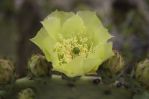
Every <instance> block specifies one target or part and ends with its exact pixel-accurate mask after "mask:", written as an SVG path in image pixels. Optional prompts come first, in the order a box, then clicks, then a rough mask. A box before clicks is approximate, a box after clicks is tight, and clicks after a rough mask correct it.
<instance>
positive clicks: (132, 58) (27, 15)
mask: <svg viewBox="0 0 149 99" xmlns="http://www.w3.org/2000/svg"><path fill="white" fill-rule="evenodd" d="M56 9H57V10H63V11H78V10H93V11H96V12H97V15H98V16H99V18H100V19H101V20H102V22H103V24H104V26H105V27H107V28H108V30H109V32H110V33H111V34H112V35H113V36H114V38H113V43H114V46H113V49H114V50H118V51H119V52H121V53H122V55H123V56H124V58H125V60H126V65H127V67H128V70H129V69H131V68H133V65H134V64H136V63H137V62H139V61H141V60H143V59H144V58H146V57H149V0H0V57H1V58H8V59H11V60H13V62H14V63H15V65H16V71H17V73H18V74H20V75H21V76H23V75H25V73H26V69H27V61H28V59H29V58H30V56H31V55H32V54H33V53H40V50H39V48H37V47H36V46H35V45H34V44H33V43H31V42H30V41H29V39H30V38H32V37H33V36H35V34H36V33H37V31H38V30H39V29H40V27H41V24H40V21H41V20H43V18H44V17H46V16H47V15H48V14H49V13H51V12H52V11H55V10H56Z"/></svg>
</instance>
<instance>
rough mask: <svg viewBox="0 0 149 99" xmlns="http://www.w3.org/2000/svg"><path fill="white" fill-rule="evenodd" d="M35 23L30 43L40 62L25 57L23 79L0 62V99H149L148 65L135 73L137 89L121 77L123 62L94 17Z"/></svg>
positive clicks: (59, 16)
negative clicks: (39, 26)
mask: <svg viewBox="0 0 149 99" xmlns="http://www.w3.org/2000/svg"><path fill="white" fill-rule="evenodd" d="M41 23H42V25H43V27H42V28H41V29H40V30H39V32H38V33H37V35H36V36H35V37H34V38H32V39H31V41H32V42H33V43H35V44H36V45H37V46H38V47H39V48H40V49H41V50H42V51H43V54H44V56H42V55H33V56H32V57H31V59H30V61H29V62H28V69H29V72H28V75H27V76H26V77H24V78H18V79H16V78H15V73H14V67H13V65H12V64H11V63H10V62H9V61H7V60H3V59H0V99H119V98H120V99H138V97H141V98H140V99H149V97H148V96H149V95H148V90H147V89H145V88H147V87H144V86H148V83H149V77H148V74H149V68H148V61H145V62H144V63H143V64H139V65H138V66H137V69H136V72H135V73H136V78H138V79H139V81H141V82H143V84H144V86H143V87H142V85H140V83H139V82H137V80H136V79H134V78H133V77H132V76H130V75H129V74H125V72H122V71H123V70H124V68H125V65H124V64H125V62H124V60H123V58H122V56H121V55H120V54H119V53H117V52H116V53H114V52H113V50H112V42H111V41H109V40H110V39H111V38H112V35H110V34H109V33H108V31H107V29H106V28H105V27H104V26H103V25H102V23H101V21H100V20H99V19H98V17H97V15H96V13H95V12H92V11H78V12H76V13H73V12H64V11H55V12H53V13H51V14H50V15H49V16H48V17H47V18H45V19H44V20H43V21H42V22H41ZM49 62H51V63H52V68H51V65H50V64H49ZM102 64H103V66H102V69H103V71H100V70H102V69H101V68H100V66H101V65H102ZM98 68H99V71H98V72H97V70H98ZM100 72H102V73H100ZM104 74H105V75H104ZM119 74H121V75H120V76H119ZM103 75H104V76H103ZM106 76H108V77H107V78H110V79H106ZM105 79H106V80H105ZM107 82H108V83H107Z"/></svg>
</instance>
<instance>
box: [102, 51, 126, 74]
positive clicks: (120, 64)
mask: <svg viewBox="0 0 149 99" xmlns="http://www.w3.org/2000/svg"><path fill="white" fill-rule="evenodd" d="M124 66H125V62H124V59H123V57H122V56H121V55H120V54H119V53H118V52H115V55H114V56H113V57H111V58H109V59H108V60H107V61H106V62H104V63H103V66H102V67H103V68H104V70H105V71H107V72H110V75H111V74H112V75H116V74H118V73H120V72H121V71H122V70H123V68H124Z"/></svg>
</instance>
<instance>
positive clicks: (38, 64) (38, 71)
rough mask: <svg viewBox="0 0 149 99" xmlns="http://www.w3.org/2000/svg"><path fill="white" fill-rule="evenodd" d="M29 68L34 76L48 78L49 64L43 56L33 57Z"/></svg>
mask: <svg viewBox="0 0 149 99" xmlns="http://www.w3.org/2000/svg"><path fill="white" fill-rule="evenodd" d="M28 66H29V69H30V71H31V73H32V74H33V75H34V76H37V77H38V76H46V75H48V73H49V66H48V62H47V61H46V59H45V57H44V56H42V55H33V56H32V57H31V59H30V61H29V63H28Z"/></svg>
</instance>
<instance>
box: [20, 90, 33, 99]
mask: <svg viewBox="0 0 149 99" xmlns="http://www.w3.org/2000/svg"><path fill="white" fill-rule="evenodd" d="M18 99H35V93H34V91H33V90H32V89H31V88H27V89H24V90H22V91H21V92H19V94H18Z"/></svg>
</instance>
